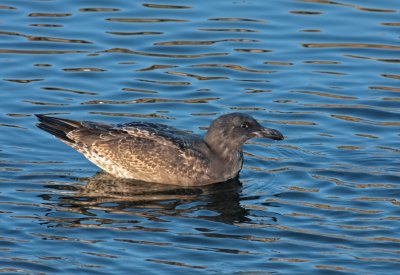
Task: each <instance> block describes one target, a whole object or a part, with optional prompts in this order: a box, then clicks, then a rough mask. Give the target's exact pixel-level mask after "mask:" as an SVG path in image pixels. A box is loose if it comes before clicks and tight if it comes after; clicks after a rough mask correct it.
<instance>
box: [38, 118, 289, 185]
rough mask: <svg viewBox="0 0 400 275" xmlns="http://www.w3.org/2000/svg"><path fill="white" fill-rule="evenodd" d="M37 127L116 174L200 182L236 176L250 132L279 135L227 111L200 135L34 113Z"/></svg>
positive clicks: (252, 134)
mask: <svg viewBox="0 0 400 275" xmlns="http://www.w3.org/2000/svg"><path fill="white" fill-rule="evenodd" d="M37 117H38V118H39V121H40V123H39V124H38V127H39V128H41V129H43V130H45V131H47V132H49V133H51V134H53V135H54V136H56V137H57V138H59V139H61V140H62V141H63V142H65V143H66V144H68V145H69V146H71V147H73V148H74V149H76V150H77V151H79V152H81V153H82V154H83V155H85V157H86V158H88V159H89V160H90V161H92V162H93V163H94V164H96V165H97V166H99V167H101V168H102V169H103V170H105V171H106V172H108V173H110V174H111V175H114V176H116V177H119V178H130V179H136V180H141V181H146V182H156V183H166V184H174V185H181V186H202V185H208V184H211V183H216V182H223V181H226V180H229V179H232V178H235V177H236V176H237V175H238V174H239V171H240V169H241V168H242V163H243V151H242V147H243V144H244V142H245V141H246V140H248V139H250V138H253V137H262V138H270V139H277V140H281V139H283V136H282V134H281V133H280V132H279V131H277V130H274V129H269V128H264V127H262V126H261V125H260V124H259V123H258V122H257V121H256V120H255V119H254V118H252V117H251V116H249V115H246V114H242V113H231V114H227V115H223V116H220V117H219V118H217V119H215V120H214V121H213V122H212V124H211V126H210V128H209V130H208V132H207V134H206V136H205V138H204V140H203V139H201V138H199V137H198V136H195V135H192V134H188V133H186V132H183V131H180V130H178V129H176V128H173V127H170V126H167V125H163V124H158V123H145V122H131V123H127V124H115V125H110V124H104V123H96V122H90V121H81V122H80V121H74V120H69V119H61V118H55V117H48V116H44V115H37Z"/></svg>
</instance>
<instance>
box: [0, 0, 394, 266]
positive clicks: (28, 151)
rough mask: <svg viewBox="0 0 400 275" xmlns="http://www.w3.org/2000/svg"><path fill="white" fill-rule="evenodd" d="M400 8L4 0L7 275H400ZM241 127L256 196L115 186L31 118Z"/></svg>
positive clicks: (0, 43) (248, 0)
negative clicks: (221, 118)
mask: <svg viewBox="0 0 400 275" xmlns="http://www.w3.org/2000/svg"><path fill="white" fill-rule="evenodd" d="M399 8H400V6H399V1H397V0H383V1H362V0H343V1H325V0H298V1H289V0H279V1H278V0H270V1H264V0H230V1H228V0H221V1H208V0H207V1H193V0H192V1H190V0H188V1H163V0H160V1H156V2H146V1H122V0H120V1H88V0H85V1H62V0H59V1H57V0H49V1H22V0H19V1H16V0H12V1H11V0H9V1H1V2H0V100H1V101H0V133H1V134H0V187H1V188H0V223H1V230H0V232H1V234H0V272H3V273H10V274H15V273H17V274H54V273H65V274H76V273H77V272H80V273H87V274H89V273H90V274H92V273H93V274H270V273H272V274H396V273H398V270H400V230H399V228H400V223H399V220H400V209H399V206H400V192H399V184H400V160H399V156H400V155H399V153H400V130H399V129H400V115H399V114H400V85H399V84H400V82H399V81H400V66H399V65H400V43H399V42H400V41H399V40H400V31H399V30H400V29H399V28H400V16H399ZM232 111H242V112H246V113H249V114H251V115H253V116H254V117H256V118H257V119H258V120H259V121H260V122H261V123H262V124H264V125H265V126H269V127H272V128H276V129H279V130H280V131H281V132H282V133H284V135H285V136H286V139H285V140H284V141H282V142H275V141H265V140H259V139H256V140H252V141H250V142H248V143H247V144H246V145H245V157H246V160H245V163H244V168H243V170H242V173H241V177H240V181H233V182H227V183H223V184H218V185H215V186H210V187H204V188H180V187H176V186H164V185H163V186H159V185H151V184H143V183H137V182H132V181H124V180H116V179H113V178H110V177H108V176H107V175H104V174H101V173H100V174H99V173H98V172H99V169H98V168H97V167H95V166H94V165H92V164H91V163H90V162H89V161H87V160H86V159H85V158H84V157H82V156H81V155H80V154H79V153H77V152H75V151H74V150H73V149H71V148H69V147H67V146H66V145H65V144H63V143H62V142H60V141H58V140H56V139H55V138H53V137H52V136H50V135H49V134H47V133H44V132H43V131H40V130H39V129H37V128H36V127H35V123H36V121H35V118H34V117H33V114H35V113H43V114H51V115H58V116H61V117H65V118H71V119H82V120H94V121H103V122H109V123H123V122H129V121H131V120H143V121H151V122H159V123H166V124H169V125H172V126H174V127H177V128H181V129H185V130H189V131H193V132H195V133H197V134H200V135H202V134H204V132H205V129H206V127H207V126H208V125H209V123H210V121H211V120H212V119H214V118H215V117H216V116H218V115H220V114H224V113H227V112H232Z"/></svg>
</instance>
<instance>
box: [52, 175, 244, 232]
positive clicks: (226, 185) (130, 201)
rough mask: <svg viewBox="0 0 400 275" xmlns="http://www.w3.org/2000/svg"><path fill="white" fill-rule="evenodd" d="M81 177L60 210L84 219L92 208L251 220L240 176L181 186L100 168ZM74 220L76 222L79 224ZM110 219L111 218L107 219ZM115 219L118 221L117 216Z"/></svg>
mask: <svg viewBox="0 0 400 275" xmlns="http://www.w3.org/2000/svg"><path fill="white" fill-rule="evenodd" d="M81 180H82V181H83V182H85V183H86V184H85V185H83V186H82V185H77V186H75V188H76V189H78V190H77V192H72V193H70V194H68V195H65V194H64V195H63V197H62V199H61V200H60V202H59V206H60V209H59V211H66V212H73V213H82V214H85V217H84V218H83V219H86V218H87V216H93V211H92V210H96V211H99V210H100V211H104V212H107V213H116V214H128V215H134V216H143V217H148V218H149V219H156V218H159V217H161V216H174V217H177V216H187V215H190V216H192V215H193V214H194V213H196V214H195V215H196V216H197V217H199V218H204V219H207V220H213V221H219V222H224V223H234V222H244V221H247V220H248V218H247V215H248V214H249V213H248V210H246V209H245V208H243V207H242V206H241V205H240V192H241V187H242V184H241V182H240V181H239V180H238V179H232V180H230V181H227V182H223V183H219V184H214V185H208V186H196V187H182V186H176V185H167V184H157V183H148V182H141V181H136V180H129V179H119V178H115V177H113V176H111V175H109V174H107V173H104V172H100V173H97V174H96V175H95V176H93V177H91V178H88V179H81ZM48 187H53V188H60V189H62V190H65V186H60V185H57V186H54V185H52V186H48ZM197 211H200V212H198V213H197ZM201 211H204V212H201ZM202 213H205V215H204V214H202ZM101 216H102V215H99V216H98V218H101ZM70 220H71V219H68V218H67V219H65V220H63V219H58V222H60V223H69V222H71V221H70ZM73 221H74V223H75V226H76V225H77V224H79V223H78V222H77V221H76V220H73ZM110 222H112V219H108V223H110ZM116 222H117V223H118V222H119V221H118V218H117V219H116ZM82 226H84V225H82Z"/></svg>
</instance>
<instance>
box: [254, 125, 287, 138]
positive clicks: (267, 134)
mask: <svg viewBox="0 0 400 275" xmlns="http://www.w3.org/2000/svg"><path fill="white" fill-rule="evenodd" d="M256 137H261V138H269V139H273V140H284V139H285V137H284V135H282V133H281V132H279V131H278V130H275V129H269V128H264V129H263V130H261V131H259V132H257V133H256Z"/></svg>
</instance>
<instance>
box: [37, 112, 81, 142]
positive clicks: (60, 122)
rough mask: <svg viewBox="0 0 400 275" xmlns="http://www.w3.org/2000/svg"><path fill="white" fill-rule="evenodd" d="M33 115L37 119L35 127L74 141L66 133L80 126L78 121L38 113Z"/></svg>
mask: <svg viewBox="0 0 400 275" xmlns="http://www.w3.org/2000/svg"><path fill="white" fill-rule="evenodd" d="M35 116H36V117H37V118H38V120H39V123H38V124H36V126H37V127H39V128H40V129H42V130H44V131H46V132H48V133H50V134H52V135H54V136H55V137H57V138H59V139H61V140H63V141H66V142H69V143H75V141H73V140H72V139H70V138H69V137H68V136H67V134H68V133H69V132H71V131H73V130H76V129H78V128H80V127H82V126H81V125H80V123H79V122H77V121H73V120H69V119H61V118H56V117H49V116H45V115H38V114H35Z"/></svg>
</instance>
